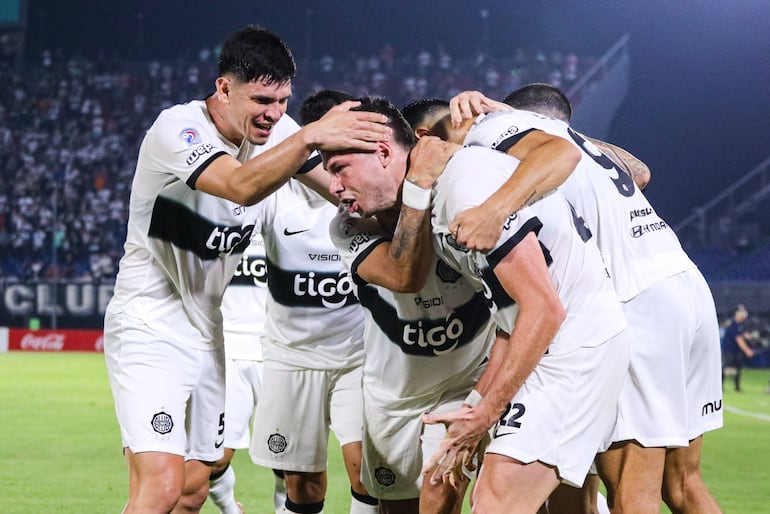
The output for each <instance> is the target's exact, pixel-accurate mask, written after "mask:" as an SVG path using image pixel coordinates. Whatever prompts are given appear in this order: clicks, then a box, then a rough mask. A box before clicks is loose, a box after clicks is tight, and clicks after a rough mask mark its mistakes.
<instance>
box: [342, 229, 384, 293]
mask: <svg viewBox="0 0 770 514" xmlns="http://www.w3.org/2000/svg"><path fill="white" fill-rule="evenodd" d="M389 242H390V239H387V238H382V239H379V240H377V241H375V242H374V243H372V244H371V245H369V247H368V248H367V249H365V250H364V251H362V252H361V253H359V254H358V255H356V258H355V259H354V260H353V264H352V265H351V266H350V270H351V272H352V273H353V282H355V283H356V285H357V286H365V285H366V284H368V282H367V281H366V280H364V279H362V278H361V277H359V276H358V266H360V265H361V263H362V262H364V259H366V258H367V257H369V254H370V253H372V251H374V249H375V248H377V246H379V245H381V244H382V243H389Z"/></svg>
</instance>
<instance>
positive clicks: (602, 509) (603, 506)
mask: <svg viewBox="0 0 770 514" xmlns="http://www.w3.org/2000/svg"><path fill="white" fill-rule="evenodd" d="M596 510H598V511H599V514H610V508H609V507H608V506H607V498H605V497H604V495H603V494H602V493H601V491H599V493H598V494H597V497H596Z"/></svg>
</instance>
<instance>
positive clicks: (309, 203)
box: [257, 180, 364, 370]
mask: <svg viewBox="0 0 770 514" xmlns="http://www.w3.org/2000/svg"><path fill="white" fill-rule="evenodd" d="M259 207H260V211H261V214H260V216H259V218H258V221H257V230H260V231H261V232H262V237H263V238H264V241H265V255H266V256H267V275H268V281H267V286H268V291H269V293H270V294H269V296H268V300H267V319H266V320H265V332H266V335H267V337H266V338H265V339H263V344H262V351H263V353H264V359H265V365H266V366H269V367H273V368H279V369H289V370H291V369H315V370H331V369H345V368H350V367H354V366H359V365H361V363H362V361H363V330H364V329H363V323H364V314H363V311H362V309H361V306H360V305H359V303H358V300H357V298H356V297H355V295H354V294H353V284H352V282H351V280H350V273H349V272H348V270H347V268H346V267H345V265H344V264H343V263H342V259H341V258H340V254H339V252H338V251H337V249H336V248H335V247H334V245H333V244H332V242H331V240H330V238H329V222H330V221H331V219H332V218H333V217H334V215H335V214H336V212H337V209H336V208H335V207H334V206H333V205H332V204H330V203H329V202H328V201H327V200H325V199H324V198H323V197H321V196H320V195H318V194H317V193H315V192H314V191H312V190H311V189H309V188H307V187H305V186H303V185H302V184H301V183H299V182H298V181H296V180H290V181H289V182H288V183H287V184H285V185H284V186H282V187H281V188H280V189H278V190H277V191H276V192H275V193H273V194H272V195H270V196H269V197H268V198H266V199H265V200H264V201H262V202H261V203H260V204H259Z"/></svg>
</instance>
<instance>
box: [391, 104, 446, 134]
mask: <svg viewBox="0 0 770 514" xmlns="http://www.w3.org/2000/svg"><path fill="white" fill-rule="evenodd" d="M448 108H449V102H448V101H447V100H443V99H441V98H427V99H423V100H415V101H413V102H410V103H408V104H407V105H405V106H404V108H403V109H401V113H402V114H403V115H404V119H406V121H407V123H409V126H411V127H412V129H415V128H417V126H418V125H420V124H421V123H422V122H423V121H424V120H425V119H426V118H428V117H429V116H431V115H433V114H434V113H436V112H437V111H439V110H445V109H448Z"/></svg>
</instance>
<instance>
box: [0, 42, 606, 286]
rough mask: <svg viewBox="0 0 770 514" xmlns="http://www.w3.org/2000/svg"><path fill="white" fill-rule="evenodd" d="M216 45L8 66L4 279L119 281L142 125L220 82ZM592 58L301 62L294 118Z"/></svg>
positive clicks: (528, 78)
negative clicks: (317, 99) (303, 108)
mask: <svg viewBox="0 0 770 514" xmlns="http://www.w3.org/2000/svg"><path fill="white" fill-rule="evenodd" d="M217 56H218V48H203V49H201V50H200V51H199V52H198V54H197V55H195V56H185V57H179V58H177V59H176V60H174V61H169V62H160V61H155V60H150V61H146V62H123V61H118V60H113V59H103V60H102V59H88V58H83V57H78V56H65V55H63V54H61V53H60V52H56V51H46V52H44V53H43V54H42V55H41V56H40V60H39V62H38V63H37V64H33V65H27V66H25V67H24V68H23V69H21V70H18V69H15V68H14V67H13V66H12V62H11V61H10V60H3V61H2V63H0V66H2V67H3V68H4V69H3V75H4V76H5V77H7V78H6V80H5V81H3V84H2V85H0V99H2V100H0V157H1V158H2V164H0V178H1V179H2V183H3V184H5V185H6V186H5V187H4V188H3V189H2V191H0V281H4V282H13V281H30V280H31V281H35V280H38V279H43V280H47V279H66V280H82V281H102V280H109V281H111V280H113V279H114V276H115V273H116V271H117V263H118V260H119V259H120V256H121V255H122V253H123V249H122V244H123V241H124V240H125V226H126V219H127V206H128V192H129V189H130V184H131V179H132V177H133V173H134V167H135V164H136V155H137V153H138V149H139V144H140V142H141V139H142V137H143V135H144V131H145V130H146V129H147V127H148V126H150V124H151V123H152V121H153V120H154V119H155V117H156V116H157V114H158V113H159V112H160V111H161V110H162V109H164V108H166V107H169V106H171V105H173V104H175V103H179V102H181V101H184V100H185V99H189V98H203V97H205V96H206V95H207V94H209V93H210V92H211V91H212V89H213V80H214V78H215V77H216V62H217ZM592 62H593V59H592V58H579V57H578V56H577V55H576V54H575V53H573V52H565V53H562V52H552V53H550V54H549V53H546V52H544V51H542V50H536V51H533V52H529V51H525V50H523V49H519V50H517V51H516V52H515V53H514V55H512V56H510V57H507V58H492V57H486V56H484V55H481V54H480V55H477V56H476V57H475V58H470V59H467V58H466V59H458V58H456V57H455V56H453V55H451V54H450V53H448V52H447V51H445V50H444V49H443V48H441V47H439V48H438V49H437V50H435V51H433V52H431V51H428V50H426V49H422V50H419V51H418V52H416V53H414V54H398V53H397V52H395V51H394V49H393V47H392V46H390V45H386V46H385V47H383V48H382V50H381V51H380V52H379V53H378V54H376V55H360V56H359V55H351V56H331V55H323V56H321V57H319V58H317V59H313V60H311V61H310V62H302V61H300V62H299V63H298V68H299V73H298V76H297V79H296V80H295V81H294V83H293V89H294V93H293V96H294V100H292V102H290V106H289V113H290V114H292V115H293V117H295V118H296V117H297V113H296V109H297V108H298V107H299V104H300V103H301V100H302V99H303V98H304V97H306V96H307V95H309V94H310V93H312V92H313V91H316V90H319V89H322V88H337V89H341V90H345V91H349V92H351V93H353V94H354V95H361V96H363V95H366V94H368V95H381V96H385V97H387V98H389V99H391V100H392V101H393V102H394V103H395V104H396V105H404V104H406V103H407V102H409V101H410V100H413V99H415V98H423V97H441V98H449V97H451V96H453V95H454V94H456V93H458V92H460V91H463V90H468V89H478V90H482V91H485V92H486V93H487V94H488V95H490V96H492V97H494V96H496V95H498V96H502V95H503V94H504V93H505V92H507V91H511V90H513V89H515V88H516V87H518V86H519V85H521V84H524V83H528V82H549V83H551V84H553V85H556V86H559V87H561V88H564V89H565V90H566V89H569V87H570V85H571V84H572V83H574V82H575V81H576V80H577V79H578V77H579V75H580V73H581V71H582V70H584V69H587V67H588V66H590V65H591V63H592Z"/></svg>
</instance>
